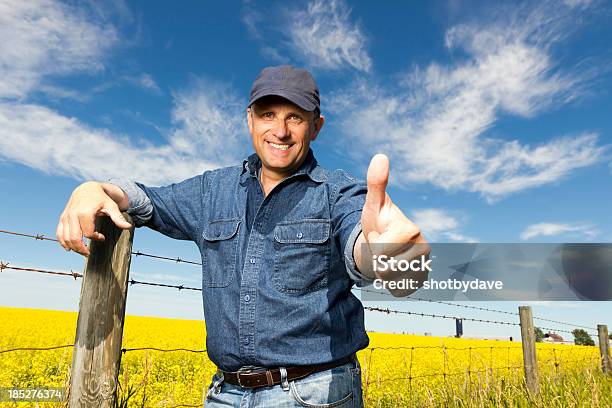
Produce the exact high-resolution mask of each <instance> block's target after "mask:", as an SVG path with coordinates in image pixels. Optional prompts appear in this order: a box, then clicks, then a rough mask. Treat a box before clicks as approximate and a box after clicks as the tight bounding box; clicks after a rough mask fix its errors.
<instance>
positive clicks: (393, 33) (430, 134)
mask: <svg viewBox="0 0 612 408" xmlns="http://www.w3.org/2000/svg"><path fill="white" fill-rule="evenodd" d="M611 13H612V8H611V7H610V6H609V4H606V2H603V1H601V2H598V1H581V0H571V1H569V0H568V1H565V2H563V1H557V2H547V1H544V2H533V3H529V2H520V3H516V4H514V3H509V2H504V4H501V3H495V4H493V3H491V2H458V1H436V2H394V3H382V4H381V3H376V2H354V3H351V4H348V3H346V2H344V1H339V0H333V1H326V2H323V1H308V2H294V3H292V4H286V2H258V1H243V2H222V3H221V2H207V3H206V4H204V3H201V2H195V1H194V2H187V1H184V2H180V3H178V4H175V5H173V6H172V7H169V5H168V3H164V2H143V1H141V2H138V1H134V2H130V3H129V4H128V3H124V2H122V1H120V0H116V1H113V2H108V3H104V4H102V3H97V2H83V3H81V2H67V3H61V2H56V1H52V0H35V1H29V2H19V1H10V0H7V1H2V2H1V4H0V38H1V39H2V41H1V43H0V188H1V191H2V192H3V194H2V200H0V209H1V212H0V214H2V215H0V229H9V230H15V231H21V232H26V233H43V234H47V235H54V231H55V227H56V224H57V218H58V217H59V214H60V213H61V211H62V209H63V206H64V204H65V202H66V200H67V198H68V197H69V195H70V192H71V191H72V189H73V188H74V187H76V186H77V185H78V184H79V183H80V182H82V181H83V180H89V179H95V180H104V179H106V178H108V177H117V176H119V177H127V178H131V179H135V180H138V181H142V182H145V183H149V184H156V185H159V184H167V183H170V182H174V181H179V180H182V179H184V178H187V177H190V176H192V175H194V174H197V173H201V172H202V171H203V170H206V169H209V168H215V167H219V166H224V165H229V164H234V163H236V162H238V161H240V160H241V159H242V158H243V157H245V156H246V155H247V154H249V153H250V152H251V150H252V148H251V144H250V140H249V135H248V132H247V129H246V121H245V117H244V109H245V105H246V103H247V97H248V92H249V89H250V85H251V83H252V80H253V79H254V77H255V76H256V75H257V73H258V72H259V71H260V70H261V69H262V68H263V67H265V66H268V65H276V64H281V63H291V64H294V65H299V66H304V67H307V68H309V69H310V70H311V71H312V72H313V73H314V75H315V77H316V78H317V81H318V83H319V86H320V89H321V95H322V110H323V114H324V115H325V116H326V119H327V122H326V125H325V127H324V129H323V131H322V133H321V135H320V136H319V138H318V139H317V141H316V142H315V143H314V144H313V149H314V151H315V154H316V155H317V157H318V159H319V161H320V162H321V163H322V164H323V165H324V166H326V167H329V168H344V169H346V170H348V171H349V172H351V173H352V174H353V175H355V176H357V177H360V178H364V177H365V172H366V168H367V164H368V162H369V159H370V157H371V156H372V155H373V154H374V153H376V152H384V153H386V154H388V155H389V157H390V159H391V177H392V180H391V185H390V186H389V190H388V191H389V193H390V194H391V197H392V198H393V199H394V201H395V202H396V203H397V204H398V205H399V206H400V208H402V209H403V210H404V212H405V213H406V214H407V215H408V216H409V217H410V218H411V219H413V220H414V221H415V222H416V223H417V224H418V225H419V226H420V227H421V229H422V230H423V232H424V233H425V235H426V236H427V237H428V238H429V239H430V240H431V241H438V242H439V241H445V242H466V241H479V242H610V241H612V228H611V227H612V220H611V218H610V216H609V207H610V202H611V198H612V189H610V188H608V186H609V185H610V181H612V164H611V160H610V147H611V146H612V144H611V143H610V140H611V139H610V135H611V133H612V124H611V122H610V120H609V115H610V112H612V95H611V94H610V89H612V72H611V67H612V64H611V62H612V52H611V49H610V46H609V44H610V42H611V40H612V28H611V27H610V25H609V24H606V23H607V22H609V21H610V17H611ZM135 249H140V250H142V251H145V252H152V253H159V254H164V255H170V256H180V257H181V258H185V259H198V254H197V251H196V247H195V246H194V245H193V244H190V243H185V242H178V241H172V240H170V239H167V238H165V237H162V236H161V235H159V234H156V233H153V232H151V231H148V230H144V229H141V230H138V231H137V234H136V238H135ZM0 260H2V261H4V262H10V263H12V264H14V265H20V266H28V265H29V266H38V267H43V268H51V269H58V270H69V269H74V270H81V269H82V268H83V259H82V258H81V257H80V256H79V255H75V254H72V253H70V254H66V253H64V251H63V250H62V249H61V248H60V247H59V246H58V245H53V244H51V243H43V242H36V241H34V240H29V239H26V238H13V237H8V236H0ZM132 273H133V276H134V277H135V278H136V279H139V278H140V279H142V280H154V281H159V282H184V283H185V284H197V283H198V280H199V274H200V271H199V270H198V268H197V267H193V266H188V265H175V264H172V263H167V262H166V263H164V262H159V261H148V260H145V259H137V260H135V261H134V263H133V267H132ZM78 290H79V283H78V282H76V283H75V282H71V281H70V280H67V279H64V278H58V277H45V276H39V275H37V274H24V273H18V272H10V271H5V272H3V274H2V275H0V304H2V305H14V306H29V307H44V308H52V309H67V310H76V308H77V307H78ZM162 299H163V302H160V300H162ZM389 305H391V304H389ZM392 305H393V306H394V307H405V308H407V310H408V309H410V310H419V311H421V310H422V311H429V312H431V313H443V312H445V311H446V312H448V311H449V308H448V307H437V306H433V305H431V304H426V305H419V304H416V303H410V304H406V305H401V304H399V303H397V302H395V303H393V304H392ZM493 306H496V307H497V308H503V309H504V310H511V311H515V310H516V304H504V303H500V304H495V305H493ZM534 308H535V310H534V314H536V315H537V314H538V313H539V314H540V315H541V316H544V317H548V318H553V319H558V320H567V321H574V322H579V323H581V324H585V323H587V324H589V325H595V324H597V323H602V322H605V319H606V318H609V316H610V315H611V313H610V312H611V311H612V307H611V304H610V303H609V302H605V303H587V302H582V303H580V304H577V303H540V304H536V305H534ZM453 312H455V313H458V314H459V313H463V315H465V316H470V314H469V311H464V310H462V309H457V310H454V311H453ZM128 313H134V314H143V315H158V316H171V317H185V318H201V313H202V311H201V299H200V297H199V295H198V294H195V293H194V294H185V293H181V294H177V293H175V292H174V291H171V290H168V289H160V290H154V289H150V288H137V287H134V288H132V289H130V296H129V301H128ZM476 315H477V316H480V317H482V315H481V314H478V313H477V314H476ZM489 317H491V318H495V317H496V315H492V316H489ZM502 317H503V316H502ZM367 323H368V327H369V328H370V329H372V330H381V331H409V332H417V333H421V332H424V331H428V332H433V333H434V334H447V333H449V332H452V331H453V325H452V322H440V321H434V320H426V319H414V318H410V319H408V318H406V320H401V319H399V318H395V317H393V316H391V317H388V316H385V315H382V316H381V315H376V314H369V313H368V315H367ZM470 330H472V333H474V334H497V333H500V334H502V335H506V334H512V333H513V332H512V330H511V329H506V328H504V327H496V326H495V327H491V326H478V325H474V326H473V327H470ZM514 335H515V336H516V337H518V333H514Z"/></svg>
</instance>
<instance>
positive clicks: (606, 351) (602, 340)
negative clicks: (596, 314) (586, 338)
mask: <svg viewBox="0 0 612 408" xmlns="http://www.w3.org/2000/svg"><path fill="white" fill-rule="evenodd" d="M597 335H598V336H599V353H600V354H601V369H602V370H603V372H604V374H612V360H611V359H610V337H608V326H606V325H605V324H598V325H597Z"/></svg>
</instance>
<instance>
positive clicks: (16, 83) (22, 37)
mask: <svg viewBox="0 0 612 408" xmlns="http://www.w3.org/2000/svg"><path fill="white" fill-rule="evenodd" d="M0 38H2V41H1V42H0V99H3V98H10V99H23V98H25V97H26V96H27V95H28V93H29V92H30V91H31V90H32V89H34V88H35V87H36V86H37V85H38V84H39V83H40V82H41V81H42V79H43V77H45V76H49V75H63V74H67V73H72V72H83V71H85V72H95V71H98V70H100V69H102V68H103V67H104V65H103V62H102V60H103V56H104V55H105V53H106V52H107V51H108V49H109V48H111V47H112V46H113V45H115V44H116V42H117V40H118V34H117V31H116V30H115V28H114V27H112V26H111V25H107V24H104V23H101V22H96V21H93V20H92V19H91V18H90V17H89V16H87V14H86V13H85V12H84V11H83V10H80V9H76V8H74V7H71V6H70V5H68V4H65V3H60V2H56V1H52V0H32V1H19V0H3V1H2V2H0Z"/></svg>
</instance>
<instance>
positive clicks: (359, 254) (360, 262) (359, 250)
mask: <svg viewBox="0 0 612 408" xmlns="http://www.w3.org/2000/svg"><path fill="white" fill-rule="evenodd" d="M364 244H367V241H366V239H365V235H364V233H363V231H362V232H361V233H360V234H359V236H358V237H357V239H356V240H355V245H354V247H353V257H354V259H355V269H357V271H358V272H359V273H360V274H362V275H364V276H366V277H368V278H370V279H372V280H376V279H380V280H382V281H384V282H393V281H395V282H399V281H401V280H405V279H412V280H413V282H416V286H417V288H416V289H390V288H388V291H389V292H390V293H391V295H393V296H395V297H404V296H408V295H410V294H412V293H414V292H415V291H416V290H418V288H419V287H421V286H422V285H423V282H424V281H425V280H427V277H428V272H426V271H406V272H402V271H393V272H390V271H387V272H384V273H380V274H378V273H376V272H375V271H374V268H373V267H372V262H370V260H371V259H372V253H371V252H370V249H369V246H368V245H364ZM377 255H388V256H392V254H377Z"/></svg>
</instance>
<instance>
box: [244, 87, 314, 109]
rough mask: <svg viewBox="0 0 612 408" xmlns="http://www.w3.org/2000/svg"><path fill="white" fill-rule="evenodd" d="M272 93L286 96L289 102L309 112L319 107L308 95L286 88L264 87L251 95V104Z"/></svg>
mask: <svg viewBox="0 0 612 408" xmlns="http://www.w3.org/2000/svg"><path fill="white" fill-rule="evenodd" d="M272 95H274V96H280V97H282V98H285V99H287V100H288V101H289V102H292V103H294V104H296V105H297V106H299V107H300V108H302V109H304V110H305V111H307V112H312V111H314V110H315V108H316V107H317V105H316V104H315V103H314V102H313V101H311V100H310V99H308V98H307V97H305V96H303V95H299V94H296V93H293V92H289V91H287V90H285V89H263V90H261V91H259V92H257V93H256V94H255V95H253V96H252V97H251V100H250V101H249V106H251V105H252V104H254V103H255V102H257V101H258V100H259V99H261V98H263V97H265V96H272Z"/></svg>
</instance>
